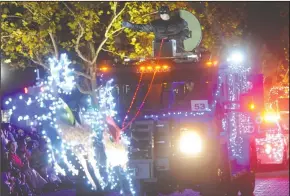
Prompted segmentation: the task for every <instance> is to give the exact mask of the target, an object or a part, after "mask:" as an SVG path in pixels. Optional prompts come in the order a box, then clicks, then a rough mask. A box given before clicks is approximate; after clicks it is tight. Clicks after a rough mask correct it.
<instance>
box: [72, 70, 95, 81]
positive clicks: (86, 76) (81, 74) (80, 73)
mask: <svg viewBox="0 0 290 196" xmlns="http://www.w3.org/2000/svg"><path fill="white" fill-rule="evenodd" d="M74 74H76V75H77V76H83V77H84V78H87V79H89V80H91V79H92V78H91V77H90V76H89V75H87V74H85V73H82V72H79V71H74Z"/></svg>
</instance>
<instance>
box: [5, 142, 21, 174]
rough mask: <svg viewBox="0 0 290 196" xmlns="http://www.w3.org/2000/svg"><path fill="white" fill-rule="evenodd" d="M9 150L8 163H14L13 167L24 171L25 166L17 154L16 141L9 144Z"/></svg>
mask: <svg viewBox="0 0 290 196" xmlns="http://www.w3.org/2000/svg"><path fill="white" fill-rule="evenodd" d="M7 149H8V161H9V162H12V164H13V166H15V167H16V168H17V169H22V168H23V166H24V164H23V162H22V160H21V158H20V157H19V156H18V155H17V154H16V150H17V143H16V142H14V141H9V143H8V144H7Z"/></svg>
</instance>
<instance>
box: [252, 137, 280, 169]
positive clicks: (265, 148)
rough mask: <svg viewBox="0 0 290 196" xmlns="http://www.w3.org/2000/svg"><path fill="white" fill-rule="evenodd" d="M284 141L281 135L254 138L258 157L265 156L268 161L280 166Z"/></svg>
mask: <svg viewBox="0 0 290 196" xmlns="http://www.w3.org/2000/svg"><path fill="white" fill-rule="evenodd" d="M284 140H285V137H284V136H283V134H266V137H264V138H256V145H257V152H258V156H259V155H260V154H265V155H266V156H267V157H268V158H269V159H270V160H274V162H275V163H278V164H281V163H282V162H283V155H284V146H285V145H284V143H285V141H284Z"/></svg>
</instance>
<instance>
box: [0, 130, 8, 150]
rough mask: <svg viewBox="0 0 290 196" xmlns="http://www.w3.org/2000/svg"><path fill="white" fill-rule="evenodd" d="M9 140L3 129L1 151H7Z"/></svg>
mask: <svg viewBox="0 0 290 196" xmlns="http://www.w3.org/2000/svg"><path fill="white" fill-rule="evenodd" d="M8 142H9V140H8V138H7V137H6V135H5V134H4V130H2V129H1V145H2V149H1V153H3V154H4V153H5V151H6V145H7V144H8Z"/></svg>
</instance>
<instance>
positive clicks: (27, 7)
mask: <svg viewBox="0 0 290 196" xmlns="http://www.w3.org/2000/svg"><path fill="white" fill-rule="evenodd" d="M24 7H25V8H26V9H28V11H29V12H30V13H31V14H32V15H34V12H33V11H32V9H31V8H30V7H29V6H28V5H24ZM40 15H42V16H43V17H44V18H46V19H47V20H48V21H50V18H48V17H47V16H46V15H44V14H42V13H41V12H40Z"/></svg>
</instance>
